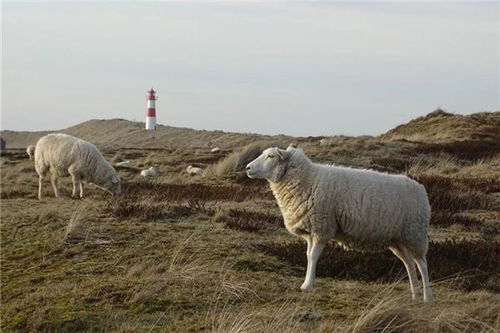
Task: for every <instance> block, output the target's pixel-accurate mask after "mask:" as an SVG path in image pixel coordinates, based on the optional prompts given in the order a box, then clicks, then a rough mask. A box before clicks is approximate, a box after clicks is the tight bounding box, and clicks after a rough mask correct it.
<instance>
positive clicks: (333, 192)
mask: <svg viewBox="0 0 500 333" xmlns="http://www.w3.org/2000/svg"><path fill="white" fill-rule="evenodd" d="M246 169H247V175H248V177H250V178H264V179H267V180H268V181H269V183H270V186H271V189H272V191H273V194H274V196H275V198H276V200H277V202H278V205H279V207H280V210H281V213H282V214H283V218H284V220H285V226H286V228H287V230H288V231H289V232H290V233H292V234H294V235H296V236H299V237H302V238H304V239H305V240H306V241H307V272H306V278H305V281H304V283H303V284H302V286H301V289H302V290H304V291H308V290H311V289H312V288H313V287H314V280H315V274H316V273H315V272H316V263H317V261H318V258H319V256H320V254H321V252H322V251H323V249H324V247H325V245H326V243H327V242H328V240H330V239H333V240H335V241H336V242H337V243H339V244H340V245H342V246H344V247H345V248H347V249H356V250H360V251H383V250H384V249H387V248H389V249H390V250H391V251H392V252H393V253H394V254H395V255H396V256H397V257H398V258H399V259H400V260H401V261H402V262H403V264H404V265H405V267H406V270H407V272H408V276H409V279H410V286H411V292H412V297H413V299H415V298H416V297H417V292H418V290H419V282H418V279H417V272H416V269H415V264H416V265H417V267H418V270H419V271H420V275H421V276H422V282H423V288H424V301H425V302H431V301H432V291H431V286H430V282H429V277H428V272H427V261H426V254H427V248H428V235H427V229H428V226H429V219H430V205H429V201H428V198H427V192H426V191H425V188H424V187H423V186H422V185H420V184H419V183H417V182H415V181H414V180H412V179H410V178H408V177H406V176H403V175H389V174H385V173H379V172H376V171H372V170H356V169H350V168H345V167H337V166H331V165H321V164H316V163H313V162H311V160H310V159H309V158H308V157H307V156H306V155H305V154H304V153H303V152H302V150H300V149H295V148H291V147H289V148H288V149H287V150H282V149H279V148H269V149H267V150H265V151H264V152H263V153H262V155H260V156H259V157H258V158H256V159H255V160H254V161H252V162H250V163H249V164H248V165H247V168H246Z"/></svg>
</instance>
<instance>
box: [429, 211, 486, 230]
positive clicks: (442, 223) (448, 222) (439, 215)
mask: <svg viewBox="0 0 500 333" xmlns="http://www.w3.org/2000/svg"><path fill="white" fill-rule="evenodd" d="M454 224H459V225H461V226H463V227H464V228H465V230H467V231H478V230H480V229H481V227H482V226H483V223H482V221H481V220H479V219H477V218H473V217H469V216H464V215H460V214H453V213H449V212H439V211H436V212H432V215H431V225H433V226H439V227H443V228H448V227H450V226H452V225H454Z"/></svg>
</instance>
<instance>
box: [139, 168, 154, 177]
mask: <svg viewBox="0 0 500 333" xmlns="http://www.w3.org/2000/svg"><path fill="white" fill-rule="evenodd" d="M141 176H143V177H156V176H158V169H157V168H155V167H151V168H149V169H146V170H142V171H141Z"/></svg>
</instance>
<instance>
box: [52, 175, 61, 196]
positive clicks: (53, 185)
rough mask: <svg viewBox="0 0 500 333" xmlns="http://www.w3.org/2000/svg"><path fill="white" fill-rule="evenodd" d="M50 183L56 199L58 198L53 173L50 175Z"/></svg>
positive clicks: (55, 177) (55, 178)
mask: <svg viewBox="0 0 500 333" xmlns="http://www.w3.org/2000/svg"><path fill="white" fill-rule="evenodd" d="M50 182H51V183H52V188H53V189H54V195H55V197H56V198H58V197H59V191H58V190H57V175H56V174H55V173H53V174H52V175H51V177H50Z"/></svg>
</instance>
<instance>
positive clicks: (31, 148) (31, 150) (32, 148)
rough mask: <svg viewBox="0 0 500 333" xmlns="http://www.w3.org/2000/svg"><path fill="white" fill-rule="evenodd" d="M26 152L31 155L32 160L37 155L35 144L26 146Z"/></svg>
mask: <svg viewBox="0 0 500 333" xmlns="http://www.w3.org/2000/svg"><path fill="white" fill-rule="evenodd" d="M26 154H28V156H29V157H30V160H32V159H33V157H34V156H35V146H33V145H31V146H28V148H26Z"/></svg>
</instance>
